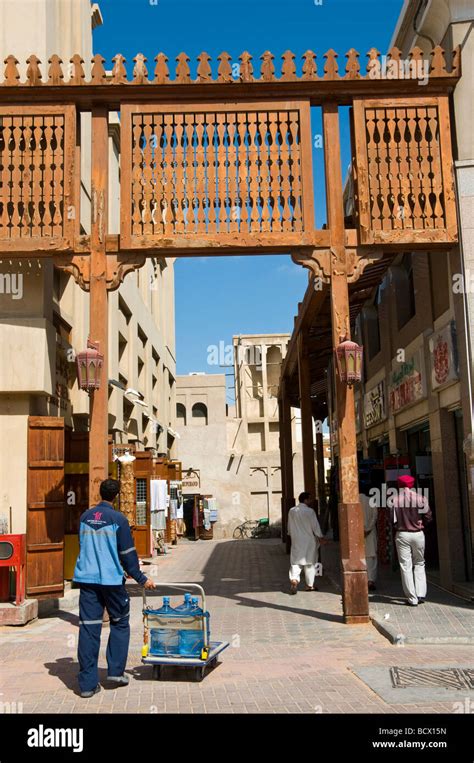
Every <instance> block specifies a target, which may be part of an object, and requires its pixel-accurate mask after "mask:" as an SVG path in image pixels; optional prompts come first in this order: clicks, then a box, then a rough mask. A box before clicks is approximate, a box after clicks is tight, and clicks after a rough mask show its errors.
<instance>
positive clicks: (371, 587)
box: [369, 580, 377, 591]
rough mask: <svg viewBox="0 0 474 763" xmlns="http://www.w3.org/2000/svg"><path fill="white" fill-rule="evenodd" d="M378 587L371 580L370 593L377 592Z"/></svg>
mask: <svg viewBox="0 0 474 763" xmlns="http://www.w3.org/2000/svg"><path fill="white" fill-rule="evenodd" d="M376 590H377V586H376V585H375V583H373V582H372V581H371V580H369V591H376Z"/></svg>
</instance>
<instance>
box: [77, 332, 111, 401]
mask: <svg viewBox="0 0 474 763" xmlns="http://www.w3.org/2000/svg"><path fill="white" fill-rule="evenodd" d="M103 363H104V356H103V355H101V354H100V352H99V343H98V342H92V341H91V340H90V339H88V340H87V350H83V351H82V352H78V354H77V355H76V364H77V380H78V382H79V387H80V388H81V389H85V390H86V391H87V392H92V390H94V389H99V387H100V376H101V371H102V366H103Z"/></svg>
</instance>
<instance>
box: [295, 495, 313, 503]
mask: <svg viewBox="0 0 474 763" xmlns="http://www.w3.org/2000/svg"><path fill="white" fill-rule="evenodd" d="M308 498H311V493H300V494H299V496H298V501H299V502H300V503H304V502H305V501H307V500H308Z"/></svg>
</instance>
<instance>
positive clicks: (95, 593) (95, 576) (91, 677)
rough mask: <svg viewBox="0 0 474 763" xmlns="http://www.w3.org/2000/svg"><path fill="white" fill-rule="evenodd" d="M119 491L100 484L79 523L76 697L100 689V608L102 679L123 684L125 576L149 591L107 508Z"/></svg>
mask: <svg viewBox="0 0 474 763" xmlns="http://www.w3.org/2000/svg"><path fill="white" fill-rule="evenodd" d="M119 490H120V483H119V482H118V481H117V480H112V479H107V480H104V481H103V482H102V483H101V485H100V496H101V498H102V500H101V501H100V503H98V504H97V506H94V507H93V508H91V509H87V511H85V512H84V513H83V514H82V516H81V519H80V530H79V543H80V551H79V556H78V558H77V562H76V567H75V570H74V577H73V580H74V582H76V583H79V587H80V589H81V592H80V595H79V646H78V659H79V688H80V692H81V697H92V696H93V695H94V694H96V693H97V692H98V691H100V685H99V674H98V670H97V662H98V659H99V650H100V634H101V630H102V618H103V616H104V608H105V609H106V610H107V612H108V614H109V618H110V634H109V640H108V643H107V655H106V656H107V668H108V671H107V673H108V679H109V681H112V682H113V683H115V684H117V685H118V686H126V685H127V684H128V676H127V675H125V674H124V670H125V666H126V664H127V656H128V646H129V642H130V620H129V618H130V599H129V596H128V594H127V590H126V588H125V573H124V570H125V572H126V573H127V574H128V575H130V577H132V578H134V579H135V580H136V582H137V583H138V584H139V585H142V586H144V587H145V588H147V589H148V588H155V584H154V582H153V581H152V580H149V579H148V578H147V577H146V575H144V574H143V572H141V570H140V566H139V564H138V555H137V552H136V549H135V546H134V543H133V538H132V533H131V532H130V526H129V524H128V522H127V519H126V517H125V516H124V515H123V514H121V513H120V512H119V511H116V510H115V509H114V507H113V501H114V500H115V498H116V497H117V495H118V493H119Z"/></svg>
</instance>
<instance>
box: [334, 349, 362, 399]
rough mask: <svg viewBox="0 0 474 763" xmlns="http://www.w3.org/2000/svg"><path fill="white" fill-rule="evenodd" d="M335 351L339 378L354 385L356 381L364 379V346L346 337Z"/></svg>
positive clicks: (344, 382) (349, 384) (348, 384)
mask: <svg viewBox="0 0 474 763" xmlns="http://www.w3.org/2000/svg"><path fill="white" fill-rule="evenodd" d="M335 352H336V360H337V370H338V372H339V378H340V380H341V382H342V383H343V384H347V386H348V387H352V385H353V384H354V382H356V381H360V380H361V379H362V353H363V347H361V346H360V345H358V344H356V343H355V342H352V341H351V340H350V339H347V338H346V339H344V340H343V341H342V342H341V343H340V344H338V346H337V347H336V350H335Z"/></svg>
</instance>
